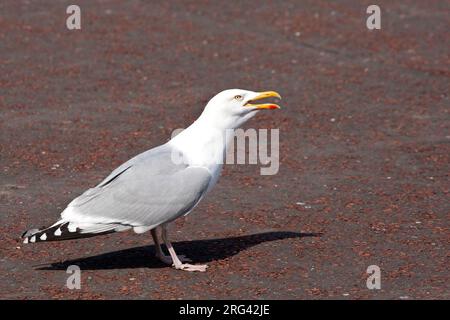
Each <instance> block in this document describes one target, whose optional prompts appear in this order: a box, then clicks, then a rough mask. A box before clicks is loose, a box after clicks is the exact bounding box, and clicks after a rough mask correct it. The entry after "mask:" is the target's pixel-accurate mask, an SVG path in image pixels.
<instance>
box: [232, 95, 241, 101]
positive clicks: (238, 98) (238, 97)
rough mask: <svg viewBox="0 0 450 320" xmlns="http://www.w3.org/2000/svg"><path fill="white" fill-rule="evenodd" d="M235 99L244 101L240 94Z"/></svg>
mask: <svg viewBox="0 0 450 320" xmlns="http://www.w3.org/2000/svg"><path fill="white" fill-rule="evenodd" d="M234 99H236V100H242V96H241V95H239V94H238V95H236V96H234Z"/></svg>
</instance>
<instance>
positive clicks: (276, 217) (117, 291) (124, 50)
mask: <svg viewBox="0 0 450 320" xmlns="http://www.w3.org/2000/svg"><path fill="white" fill-rule="evenodd" d="M72 2H74V1H15V0H14V1H13V0H4V1H1V3H0V59H1V67H0V68H1V69H0V84H1V86H0V109H1V113H0V126H1V127H0V128H1V129H0V130H1V131H0V148H1V149H0V151H1V153H0V298H3V299H12V298H19V299H44V298H64V299H77V298H84V299H110V298H119V299H132V298H137V299H210V298H211V299H243V298H245V299H253V298H256V299H324V298H325V299H328V298H335V299H437V298H445V299H449V298H450V294H449V293H450V290H449V281H450V277H449V273H448V265H449V259H448V255H449V223H448V218H449V212H450V210H449V209H450V205H449V198H448V192H449V154H450V152H449V151H450V146H449V142H450V131H449V124H450V122H449V120H450V119H449V97H448V91H449V76H450V68H449V62H450V58H449V43H450V33H449V29H448V27H449V22H450V18H449V17H450V16H449V12H450V5H449V2H448V1H395V2H394V1H377V4H378V5H379V6H380V7H381V13H382V15H381V29H380V30H372V31H370V30H368V29H367V28H366V19H367V17H368V14H367V13H366V8H367V6H368V5H369V4H372V3H371V2H370V1H349V0H343V1H322V0H321V1H318V0H307V1H280V2H277V1H257V2H256V1H220V2H219V1H118V0H117V1H81V0H78V1H75V2H76V4H78V5H79V6H80V8H81V17H82V18H81V19H82V20H81V26H82V28H81V30H72V31H70V30H68V29H67V28H66V18H67V16H68V15H67V14H66V8H67V6H68V5H70V4H73V3H72ZM227 88H244V89H250V90H254V91H260V90H276V91H278V92H280V93H281V95H282V96H283V100H282V103H281V105H282V107H283V108H282V109H281V110H278V111H276V112H267V113H260V114H258V116H257V117H255V118H254V119H252V120H251V121H250V122H249V123H248V124H247V125H246V126H245V128H256V129H258V128H261V129H279V130H280V131H279V132H280V150H279V155H280V167H279V172H278V173H277V174H276V175H270V176H263V175H260V174H259V173H260V166H259V165H226V166H225V168H224V171H223V175H222V177H221V179H220V180H219V183H218V185H217V186H216V188H215V189H214V190H213V191H212V193H211V194H209V196H208V197H207V198H206V199H205V200H204V201H203V202H202V203H201V204H200V205H199V206H198V207H197V208H196V209H195V211H194V212H193V213H192V214H190V215H189V216H188V217H186V218H181V219H178V220H177V221H176V222H175V223H173V224H172V226H171V236H172V239H173V242H174V246H175V248H176V250H177V252H178V253H180V254H184V255H187V256H189V257H190V258H192V259H193V260H194V262H197V263H208V264H209V266H210V267H209V269H208V271H207V272H206V273H189V272H182V271H177V270H174V269H172V268H170V267H166V266H164V265H163V264H162V263H160V262H159V261H158V260H157V259H155V258H154V256H153V254H154V247H153V243H152V241H151V237H150V234H149V233H145V234H143V235H136V234H134V233H131V232H127V233H118V234H111V235H106V236H101V237H94V238H90V239H83V240H73V241H64V242H51V243H39V244H35V245H23V244H22V243H21V241H20V235H21V233H22V232H23V231H25V230H27V229H29V228H32V227H39V226H43V225H48V224H50V223H53V222H54V221H55V220H56V219H57V218H58V217H59V214H60V212H61V211H62V210H63V209H64V207H65V206H66V205H67V204H68V202H70V200H71V199H73V198H74V197H75V196H77V195H79V194H80V193H82V192H83V191H84V190H85V189H87V188H88V187H91V186H93V185H95V184H96V183H98V182H99V181H100V180H101V179H102V178H103V177H105V176H106V175H107V174H108V173H109V172H110V171H112V170H113V169H114V168H115V167H116V166H118V165H119V164H121V163H122V162H123V161H126V160H127V159H129V158H130V157H132V156H134V155H135V154H137V153H140V152H142V151H144V150H147V149H149V148H151V147H153V146H156V145H159V144H161V143H164V142H165V141H167V139H168V138H169V137H170V135H171V133H172V131H173V130H174V129H176V128H183V127H186V126H187V125H189V124H190V123H191V122H192V121H193V120H195V119H196V117H198V115H199V114H200V113H201V111H202V108H203V106H204V105H205V103H206V102H207V101H208V99H209V98H211V97H212V96H213V95H214V94H216V93H217V92H219V91H221V90H223V89H227ZM73 264H76V265H78V266H79V267H80V268H81V272H82V273H81V280H82V281H81V289H80V290H69V289H68V288H67V287H66V279H67V277H68V276H69V275H68V274H67V273H66V269H67V267H68V266H69V265H73ZM370 265H377V266H379V267H380V270H381V289H379V290H369V289H368V288H367V286H366V279H367V277H368V276H369V275H368V274H367V273H366V270H367V267H368V266H370Z"/></svg>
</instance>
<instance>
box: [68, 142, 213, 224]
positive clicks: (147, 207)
mask: <svg viewBox="0 0 450 320" xmlns="http://www.w3.org/2000/svg"><path fill="white" fill-rule="evenodd" d="M172 151H173V150H171V149H170V148H169V147H164V148H161V147H158V148H155V149H152V150H149V151H147V152H146V153H143V154H141V155H139V156H137V157H135V158H134V159H136V158H137V160H135V161H131V160H130V161H131V163H128V164H127V163H125V164H124V165H122V166H121V167H119V168H118V169H120V168H121V170H118V169H116V170H115V171H113V173H112V174H111V175H110V176H109V177H108V178H106V179H105V180H103V181H102V182H101V183H100V184H99V185H97V186H96V187H95V188H92V189H89V190H87V191H86V192H85V193H84V194H82V195H81V196H80V197H78V198H76V199H74V200H73V201H72V202H71V203H70V204H69V206H68V207H67V208H66V210H65V211H64V212H63V214H62V218H63V219H64V220H66V221H71V222H76V223H77V224H78V225H79V226H81V227H82V226H83V225H88V226H89V225H90V224H120V225H126V226H133V227H136V226H147V227H154V226H157V225H160V224H162V223H165V222H169V221H171V220H173V219H176V218H177V217H179V216H181V215H183V214H186V213H188V212H189V211H190V210H192V209H193V208H194V207H195V205H196V204H197V203H198V202H199V201H200V199H201V198H202V196H203V195H204V194H205V192H206V190H207V189H208V185H209V182H210V181H211V174H210V172H209V170H208V169H206V168H203V167H189V166H187V165H185V164H175V163H174V162H173V161H172V158H171V155H172ZM132 160H133V159H132Z"/></svg>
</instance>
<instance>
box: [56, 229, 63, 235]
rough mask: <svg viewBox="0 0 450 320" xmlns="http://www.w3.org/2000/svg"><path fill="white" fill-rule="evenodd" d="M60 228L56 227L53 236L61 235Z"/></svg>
mask: <svg viewBox="0 0 450 320" xmlns="http://www.w3.org/2000/svg"><path fill="white" fill-rule="evenodd" d="M61 233H62V232H61V228H58V229H56V231H55V236H60V235H61Z"/></svg>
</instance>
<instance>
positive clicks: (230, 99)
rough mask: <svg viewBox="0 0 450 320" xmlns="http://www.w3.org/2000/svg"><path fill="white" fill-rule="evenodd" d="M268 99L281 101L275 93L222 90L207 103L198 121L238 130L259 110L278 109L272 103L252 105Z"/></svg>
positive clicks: (219, 127)
mask: <svg viewBox="0 0 450 320" xmlns="http://www.w3.org/2000/svg"><path fill="white" fill-rule="evenodd" d="M270 97H275V98H278V99H281V96H280V95H279V94H278V93H277V92H275V91H264V92H254V91H248V90H243V89H228V90H224V91H222V92H220V93H218V94H217V95H215V96H214V97H213V98H212V99H211V100H210V101H209V102H208V104H207V105H206V107H205V110H204V111H203V113H202V115H201V116H200V118H199V120H201V121H205V122H208V124H209V125H212V126H215V127H217V129H234V128H238V127H240V126H241V125H242V124H244V123H245V122H246V121H247V120H249V119H250V118H252V117H253V116H254V115H255V114H256V113H257V112H258V111H260V110H263V109H279V108H280V106H278V105H277V104H274V103H260V104H254V102H255V101H257V100H261V99H265V98H270Z"/></svg>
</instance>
